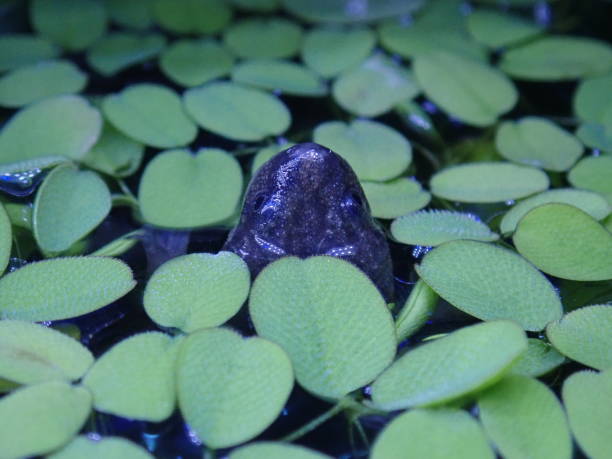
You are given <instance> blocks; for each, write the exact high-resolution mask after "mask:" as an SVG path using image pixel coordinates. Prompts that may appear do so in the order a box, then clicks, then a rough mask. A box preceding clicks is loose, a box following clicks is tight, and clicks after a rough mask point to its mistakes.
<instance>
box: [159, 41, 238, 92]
mask: <svg viewBox="0 0 612 459" xmlns="http://www.w3.org/2000/svg"><path fill="white" fill-rule="evenodd" d="M233 65H234V56H232V54H230V52H229V51H228V50H227V49H226V48H225V46H222V45H220V44H219V43H217V42H216V41H214V40H211V39H205V40H179V41H175V42H174V43H173V44H172V45H171V46H169V47H168V48H167V49H166V50H165V51H164V52H163V53H162V54H161V56H160V58H159V66H160V68H161V70H162V72H164V73H165V74H166V76H167V77H168V78H170V79H171V80H173V81H174V82H175V83H177V84H180V85H182V86H187V87H191V86H198V85H201V84H203V83H206V82H207V81H210V80H214V79H215V78H219V77H222V76H225V75H227V74H228V73H230V71H231V69H232V66H233Z"/></svg>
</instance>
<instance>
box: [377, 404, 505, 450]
mask: <svg viewBox="0 0 612 459" xmlns="http://www.w3.org/2000/svg"><path fill="white" fill-rule="evenodd" d="M424 457H426V458H428V459H447V458H449V457H452V458H455V459H480V458H482V459H493V458H494V457H495V454H494V453H493V451H492V450H491V447H490V446H489V444H488V442H487V438H486V437H485V435H484V432H483V431H482V428H481V427H480V425H479V424H478V423H477V422H476V420H475V419H474V418H472V417H471V416H470V415H469V414H467V413H466V412H465V411H461V410H453V409H440V410H426V409H417V410H411V411H409V412H407V413H404V414H402V415H401V416H398V417H396V418H395V419H393V421H391V423H389V424H388V425H387V426H386V427H385V428H384V430H383V431H382V432H381V433H380V434H379V435H378V437H377V438H376V442H375V443H374V446H373V448H372V455H371V458H372V459H413V458H414V459H417V458H424Z"/></svg>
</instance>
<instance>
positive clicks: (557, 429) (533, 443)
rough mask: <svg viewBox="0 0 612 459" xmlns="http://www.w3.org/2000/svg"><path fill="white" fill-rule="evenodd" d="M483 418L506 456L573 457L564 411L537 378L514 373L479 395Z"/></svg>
mask: <svg viewBox="0 0 612 459" xmlns="http://www.w3.org/2000/svg"><path fill="white" fill-rule="evenodd" d="M478 407H479V409H480V420H481V422H482V424H483V426H484V429H485V431H486V433H487V435H488V436H489V438H491V440H493V443H494V444H495V446H497V448H498V449H499V451H500V453H501V454H502V455H503V457H505V458H508V459H515V458H516V459H519V458H525V457H554V458H559V459H563V458H567V459H569V458H571V457H572V439H571V437H570V432H569V427H568V425H567V420H566V418H565V413H564V412H563V408H562V407H561V403H559V400H557V397H556V396H555V394H554V393H553V392H552V391H551V390H550V389H549V388H548V387H546V385H545V384H543V383H541V382H540V381H538V380H536V379H531V378H528V377H526V376H521V375H511V376H508V377H506V378H505V379H503V380H502V381H501V382H499V383H498V384H496V385H495V386H493V387H491V388H490V389H489V390H487V391H486V392H485V393H484V394H482V395H481V396H480V397H479V398H478Z"/></svg>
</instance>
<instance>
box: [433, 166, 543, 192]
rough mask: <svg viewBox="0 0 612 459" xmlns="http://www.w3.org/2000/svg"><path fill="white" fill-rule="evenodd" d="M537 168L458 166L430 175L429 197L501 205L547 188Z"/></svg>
mask: <svg viewBox="0 0 612 459" xmlns="http://www.w3.org/2000/svg"><path fill="white" fill-rule="evenodd" d="M548 184H549V180H548V176H547V175H546V174H545V173H544V172H542V171H541V170H539V169H535V168H533V167H528V166H519V165H517V164H512V163H506V162H478V163H469V164H462V165H460V166H453V167H449V168H446V169H443V170H441V171H440V172H437V173H436V174H434V176H433V177H432V178H431V180H430V182H429V185H430V189H431V192H432V194H434V195H435V196H438V197H440V198H444V199H448V200H451V201H459V202H503V201H509V200H513V199H519V198H524V197H526V196H529V195H530V194H534V193H538V192H540V191H544V190H545V189H547V188H548Z"/></svg>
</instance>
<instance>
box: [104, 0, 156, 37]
mask: <svg viewBox="0 0 612 459" xmlns="http://www.w3.org/2000/svg"><path fill="white" fill-rule="evenodd" d="M154 1H155V0H106V9H107V10H108V16H109V18H110V19H111V20H112V21H113V22H115V23H117V24H119V25H120V26H122V27H126V28H128V29H137V30H144V29H148V28H149V27H150V26H151V25H152V24H153V2H154Z"/></svg>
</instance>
